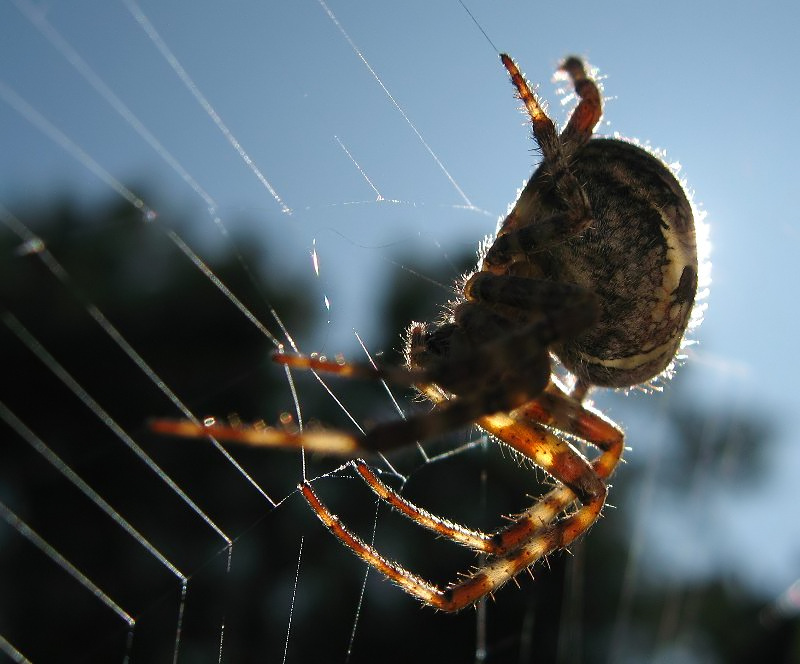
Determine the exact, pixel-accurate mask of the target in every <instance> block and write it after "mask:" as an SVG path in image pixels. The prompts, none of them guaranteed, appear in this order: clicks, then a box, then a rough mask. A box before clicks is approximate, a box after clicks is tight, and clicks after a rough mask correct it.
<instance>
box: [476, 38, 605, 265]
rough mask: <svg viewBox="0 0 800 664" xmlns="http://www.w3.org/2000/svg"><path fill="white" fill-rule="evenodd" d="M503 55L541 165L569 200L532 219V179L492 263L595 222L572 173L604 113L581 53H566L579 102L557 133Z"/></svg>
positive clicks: (509, 219)
mask: <svg viewBox="0 0 800 664" xmlns="http://www.w3.org/2000/svg"><path fill="white" fill-rule="evenodd" d="M500 58H501V60H502V61H503V65H504V66H505V68H506V69H507V70H508V73H509V75H510V76H511V81H512V83H513V84H514V87H515V88H516V89H517V94H518V96H519V98H520V99H521V100H522V101H523V103H524V104H525V108H526V109H527V111H528V115H529V116H530V118H531V127H532V129H533V136H534V138H535V139H536V142H537V143H538V144H539V147H540V148H541V149H542V156H543V157H544V160H543V162H542V167H543V168H544V169H545V173H546V175H547V176H548V177H549V178H550V180H551V181H552V183H553V186H554V187H555V191H556V193H557V195H558V198H559V199H560V200H562V201H563V202H564V203H565V205H566V210H565V211H563V212H559V213H556V214H554V215H552V216H550V217H547V218H543V219H538V220H537V221H536V223H535V224H531V223H530V211H529V209H528V206H529V205H530V200H529V196H530V193H529V188H530V187H532V186H534V187H536V186H540V183H538V182H537V181H535V180H531V181H530V182H529V183H528V186H527V187H526V188H525V190H523V192H522V194H521V195H520V197H519V199H517V202H516V203H515V205H514V208H513V209H512V210H511V212H510V213H509V214H508V216H507V217H506V218H505V220H504V221H503V223H502V224H501V227H500V231H499V234H498V237H497V239H496V240H495V242H494V244H493V246H492V247H491V248H490V250H489V251H488V253H487V255H486V259H485V262H486V264H487V265H488V266H489V267H490V268H491V267H492V266H500V265H504V264H506V263H509V262H510V260H511V259H512V258H514V257H517V256H518V257H522V258H524V257H526V256H528V255H529V254H531V253H532V252H534V251H538V250H539V249H541V248H543V247H547V246H550V245H552V244H554V243H556V242H558V241H559V240H563V239H566V238H568V237H572V236H574V235H577V234H579V233H581V232H582V231H583V230H584V229H586V228H587V227H588V226H589V225H591V224H592V222H593V219H592V211H591V206H590V205H589V199H588V197H587V195H586V192H585V191H584V190H583V187H581V185H580V183H579V182H578V180H577V179H576V178H575V176H574V175H573V173H572V171H571V169H570V163H571V158H572V155H573V153H574V152H575V150H576V149H577V148H579V147H580V146H581V145H583V144H584V143H585V142H586V141H588V140H589V138H591V135H592V130H593V129H594V126H595V125H596V124H597V121H598V120H599V119H600V114H601V105H600V93H599V91H598V89H597V86H596V85H595V83H594V81H592V79H591V78H589V77H588V76H587V75H586V71H585V69H584V68H583V64H582V63H581V61H580V60H579V59H578V58H568V59H567V60H565V61H564V63H563V64H562V66H561V68H562V69H563V70H564V71H566V72H567V73H568V74H569V76H570V77H571V78H572V81H573V84H574V85H575V91H576V93H577V95H578V96H579V97H580V98H581V101H580V103H579V104H578V106H577V108H576V109H575V111H574V112H573V113H572V116H571V117H570V121H569V123H568V124H567V127H566V128H565V130H564V132H563V133H562V134H561V137H559V136H558V135H557V134H556V130H555V125H554V124H553V122H552V120H550V118H548V117H547V114H546V113H545V112H544V110H543V109H542V107H541V105H540V104H539V102H538V101H537V99H536V96H535V95H534V94H533V92H532V91H531V89H530V86H529V85H528V83H527V81H526V80H525V78H524V77H523V76H522V74H521V73H520V71H519V68H518V67H517V65H516V64H515V63H514V61H513V60H512V59H511V58H510V57H509V56H507V55H505V54H502V55H501V56H500Z"/></svg>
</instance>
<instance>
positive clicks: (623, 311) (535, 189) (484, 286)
mask: <svg viewBox="0 0 800 664" xmlns="http://www.w3.org/2000/svg"><path fill="white" fill-rule="evenodd" d="M501 60H502V63H503V65H504V66H505V68H506V70H507V71H508V73H509V75H510V76H511V81H512V83H513V85H514V87H515V88H516V91H517V94H518V97H519V98H520V99H521V100H522V102H523V103H524V105H525V108H526V109H527V112H528V115H529V116H530V121H531V125H532V129H533V136H534V139H535V141H536V143H537V144H538V146H539V148H540V149H541V151H542V156H543V159H542V163H541V164H540V166H539V167H538V168H537V169H536V171H535V172H534V173H533V175H532V177H531V179H530V180H529V181H528V183H527V185H526V186H525V187H524V188H523V189H522V191H521V193H520V195H519V197H518V198H517V200H516V202H515V203H514V205H513V207H512V208H511V210H510V212H509V213H508V215H507V216H506V217H505V219H503V220H502V222H501V223H500V225H499V228H498V231H497V237H496V238H495V239H494V241H493V242H492V243H491V244H489V243H486V245H485V246H484V247H483V249H482V255H481V259H480V262H479V264H478V267H477V269H476V270H475V272H474V273H473V274H472V275H471V276H469V277H468V278H467V279H466V280H465V281H464V283H463V286H462V287H461V288H460V291H461V292H460V296H459V298H458V300H457V301H456V302H455V303H454V304H453V305H452V307H451V308H450V310H449V312H448V313H447V315H446V317H445V319H444V320H443V321H441V322H439V323H437V324H435V325H432V326H428V325H426V324H424V323H412V324H411V326H410V327H409V329H408V333H407V342H406V349H405V356H406V364H405V366H404V367H393V366H378V367H377V368H376V367H374V366H371V365H360V364H347V363H345V362H343V361H328V360H326V359H325V358H324V357H317V356H314V355H312V356H304V355H290V354H284V353H279V354H277V355H276V356H275V360H276V361H277V362H278V363H280V364H283V365H285V366H287V367H291V368H295V369H307V370H312V371H322V372H331V373H334V374H338V375H339V376H344V377H350V378H366V379H380V380H387V381H390V382H392V383H396V384H401V385H409V386H414V387H416V388H417V389H418V390H419V391H420V392H421V393H422V394H423V395H425V396H426V397H427V398H428V399H430V400H431V401H432V402H433V403H434V404H435V407H434V409H433V410H432V411H431V412H429V413H425V414H420V415H415V416H412V417H409V418H408V419H405V420H400V421H396V422H390V423H386V424H380V425H378V426H376V427H374V428H373V429H371V430H368V431H367V432H366V433H365V434H363V435H355V434H348V433H344V432H340V431H334V430H321V431H308V432H300V433H298V432H291V431H288V430H283V429H273V428H268V427H264V426H255V425H250V426H240V425H236V426H226V425H221V424H216V423H213V422H212V421H210V422H209V423H207V425H199V424H195V423H192V422H188V421H172V420H157V421H156V422H154V423H153V428H154V429H155V430H157V431H159V432H162V433H167V434H171V435H183V436H192V437H196V436H201V435H210V436H214V437H217V438H221V439H227V440H232V441H239V442H245V443H251V444H257V445H276V446H302V447H305V448H306V449H312V450H321V451H325V452H332V453H340V454H351V455H354V454H356V453H358V452H359V451H361V450H366V451H372V452H378V451H385V450H389V449H393V448H396V447H399V446H403V445H407V444H409V443H413V442H414V441H418V440H422V439H426V438H430V437H434V436H437V435H440V434H443V433H446V432H448V431H450V430H452V429H455V428H458V427H463V426H466V425H469V424H475V425H477V426H478V427H480V428H481V429H483V430H484V431H485V432H487V433H488V434H490V435H491V436H493V437H494V438H495V439H497V440H498V441H500V442H502V443H505V444H506V445H507V446H509V447H511V448H513V449H514V450H516V451H517V452H519V453H520V454H522V455H524V456H525V457H527V458H529V459H530V460H532V461H533V462H534V463H535V464H536V465H537V466H539V467H540V468H542V469H543V470H545V471H546V472H547V473H548V474H549V475H550V476H551V477H552V478H553V479H554V480H556V486H555V487H554V488H553V489H552V490H550V492H549V493H547V494H546V495H545V496H543V497H542V498H540V499H538V500H537V501H536V502H535V503H534V504H533V505H532V506H531V507H529V508H528V509H527V510H525V511H523V512H522V513H520V514H518V515H516V516H515V517H514V518H513V521H512V522H511V524H509V525H507V526H505V527H503V528H500V529H499V530H496V531H494V532H491V533H485V532H481V531H477V530H472V529H470V528H467V527H465V526H462V525H458V524H455V523H452V522H450V521H447V520H445V519H443V518H440V517H438V516H436V515H434V514H431V513H429V512H427V511H426V510H424V509H422V508H420V507H417V506H416V505H414V504H412V503H411V502H409V501H408V500H406V499H405V498H404V497H403V496H401V495H400V494H399V493H397V492H396V491H394V490H393V489H391V488H390V487H388V486H386V485H385V484H384V483H383V482H382V481H381V480H380V479H379V478H378V476H377V475H376V473H375V472H373V471H372V470H371V469H370V467H369V466H368V465H367V464H366V463H365V462H364V461H363V460H361V459H358V460H355V461H351V462H350V463H351V464H352V466H353V468H354V469H355V471H356V472H357V474H358V475H359V476H360V477H361V478H363V480H364V481H365V482H366V483H367V485H368V486H369V488H370V489H371V490H372V491H373V492H374V493H375V494H376V495H377V496H378V497H379V498H380V499H381V500H383V501H385V502H386V503H388V504H389V505H391V506H392V507H393V508H394V509H396V510H397V511H399V512H400V513H402V514H404V515H405V516H407V517H408V518H409V519H411V520H412V521H413V522H415V523H417V524H418V525H420V526H422V527H424V528H427V529H429V530H431V531H433V532H434V533H436V534H438V535H440V536H442V537H445V538H447V539H450V540H452V541H454V542H457V543H459V544H462V545H465V546H467V547H470V548H471V549H473V550H474V551H476V552H478V553H481V554H484V555H485V559H484V562H483V564H481V566H480V567H478V568H477V569H475V570H474V571H472V572H470V573H468V574H467V575H465V576H462V577H460V579H459V580H458V581H456V582H454V583H452V584H450V585H449V586H447V587H445V588H440V587H438V586H436V585H434V584H432V583H430V582H428V581H426V580H424V579H422V578H420V577H419V576H417V575H415V574H413V573H412V572H410V571H409V570H407V569H405V568H404V567H402V566H401V565H399V564H398V563H396V562H393V561H390V560H388V559H386V558H384V557H383V556H382V555H381V554H380V553H378V551H377V550H376V549H375V548H373V547H372V546H370V545H369V544H367V543H365V542H364V541H363V540H361V539H360V538H359V537H357V536H356V535H354V534H353V533H351V532H350V530H348V529H347V527H346V526H345V525H343V524H342V523H341V522H340V520H339V518H338V517H336V516H335V515H334V514H332V513H331V512H330V510H329V509H328V508H327V507H326V506H325V504H324V503H323V502H322V501H321V500H320V499H319V498H318V497H317V495H316V494H315V493H314V491H313V489H312V487H311V484H310V482H308V481H304V482H303V483H302V484H301V485H300V487H299V489H300V491H301V493H302V495H303V497H304V498H305V499H306V501H307V502H308V504H309V505H310V506H311V509H313V511H314V512H315V514H316V515H317V516H318V517H319V519H320V520H321V521H322V522H323V523H324V524H325V526H326V527H327V528H328V530H330V531H331V533H333V534H334V535H335V536H336V537H337V538H338V539H339V540H340V541H341V542H342V543H343V544H344V545H345V546H346V547H348V548H349V549H350V550H351V551H352V552H353V553H355V554H356V555H357V556H359V557H360V558H362V559H363V560H364V561H366V562H367V563H368V564H370V565H371V566H372V567H374V568H375V569H377V570H378V571H379V572H381V573H382V574H383V575H384V576H385V577H387V578H389V579H391V580H392V581H393V582H395V583H396V584H397V585H399V586H400V587H401V588H403V589H404V590H405V591H406V592H408V593H409V594H411V595H413V596H414V597H416V598H418V599H419V600H421V601H422V602H423V603H424V604H426V605H429V606H432V607H435V608H437V609H441V610H444V611H458V610H459V609H462V608H464V607H467V606H469V605H471V604H474V603H475V602H476V601H477V600H478V599H480V598H482V597H484V596H486V595H490V594H492V593H493V592H494V591H495V590H496V589H498V588H499V587H500V586H502V585H503V584H505V583H506V582H507V581H509V580H511V579H513V578H514V577H515V576H516V575H517V574H519V573H520V572H521V571H523V570H525V569H528V568H529V567H530V566H531V565H532V564H533V563H535V562H536V561H537V560H539V559H541V558H542V557H544V556H546V555H548V554H549V553H551V552H553V551H555V550H557V549H562V548H564V547H567V546H568V545H569V544H570V543H572V542H574V541H575V539H576V538H577V537H579V536H580V535H581V534H583V533H584V532H586V531H587V530H588V529H589V528H590V527H591V526H592V524H594V523H595V521H596V520H597V519H598V517H599V516H600V513H601V511H602V509H603V506H604V505H605V502H606V496H607V493H608V487H607V480H608V478H609V477H610V476H611V474H612V473H613V472H614V469H615V468H616V466H617V464H618V463H619V461H620V458H621V456H622V450H623V439H624V436H623V432H622V430H621V429H620V428H618V427H617V426H616V425H615V424H614V423H613V422H611V421H610V420H608V419H607V418H606V417H604V416H603V415H602V414H601V413H599V412H598V411H596V410H594V409H593V408H592V407H590V406H589V405H588V404H586V403H584V401H585V399H586V397H587V394H588V393H589V391H590V390H591V389H592V388H593V387H596V386H597V387H612V388H620V387H630V386H633V385H637V384H640V383H645V382H647V381H650V380H651V379H653V378H654V377H656V376H658V375H659V374H663V373H668V372H669V371H670V370H671V368H672V366H673V363H674V358H675V355H676V353H677V351H678V349H679V348H680V346H681V343H682V340H683V337H684V333H685V331H686V329H687V326H688V325H689V322H690V319H691V314H692V309H693V305H694V301H695V295H696V290H697V275H698V262H697V248H696V238H695V227H694V218H693V212H692V206H691V204H690V202H689V200H688V198H687V195H686V193H685V192H684V190H683V188H682V186H681V184H680V183H679V182H678V180H677V179H676V178H675V177H674V175H673V174H672V172H671V171H670V170H669V168H668V167H667V166H666V165H665V164H664V163H663V162H662V161H661V160H659V159H658V158H657V157H655V156H653V155H652V154H650V153H649V152H647V151H646V150H644V149H643V148H641V147H639V146H637V145H635V144H633V143H630V142H626V141H622V140H617V139H601V138H592V133H593V131H594V128H595V126H596V125H597V123H598V122H599V120H600V116H601V97H600V92H599V90H598V87H597V85H596V84H595V82H594V81H593V80H592V78H591V77H590V76H589V75H588V74H587V72H586V68H585V66H584V64H583V62H582V61H581V60H580V59H579V58H576V57H569V58H567V59H566V60H564V62H563V63H562V64H561V67H560V69H561V70H562V71H563V72H565V73H566V75H567V76H568V77H569V78H570V79H571V81H572V84H573V86H574V88H575V93H576V95H577V97H578V98H579V100H580V101H579V103H578V105H577V107H576V108H575V110H574V111H573V113H572V115H571V117H570V119H569V121H568V122H567V125H566V127H565V128H564V129H563V131H562V132H561V133H560V134H559V133H557V132H556V129H555V126H554V124H553V122H552V120H551V119H550V118H549V117H548V116H547V114H546V113H545V112H544V110H542V107H541V106H540V104H539V102H538V101H537V98H536V96H535V95H534V94H533V92H532V91H531V89H530V87H529V86H528V84H527V82H526V81H525V79H524V78H523V76H522V74H520V71H519V69H518V68H517V65H516V64H515V63H514V62H513V61H512V60H511V58H510V57H509V56H507V55H505V54H503V55H501ZM551 355H553V356H555V357H556V358H557V359H558V360H559V361H560V363H561V364H562V365H563V367H564V368H565V369H566V370H567V371H568V372H569V373H570V374H571V375H572V379H573V380H572V382H573V384H572V386H571V388H570V389H567V388H565V387H564V386H563V385H562V384H561V383H560V382H559V380H558V379H557V378H556V377H555V376H554V374H553V371H552V366H551ZM557 432H562V433H563V434H567V435H568V436H572V437H575V438H578V439H580V440H583V441H586V442H587V443H590V444H591V445H593V446H595V447H597V448H598V449H599V450H600V454H598V455H597V457H596V458H595V459H593V460H591V461H590V460H588V459H587V458H586V457H585V456H584V455H583V454H582V453H581V452H580V451H578V449H576V448H575V447H574V446H573V445H572V444H571V443H569V442H568V441H567V440H566V439H565V438H563V437H561V436H559V435H558V433H557ZM575 504H577V507H576V508H574V509H572V506H573V505H575Z"/></svg>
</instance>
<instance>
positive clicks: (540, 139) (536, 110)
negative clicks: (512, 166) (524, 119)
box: [500, 53, 560, 161]
mask: <svg viewBox="0 0 800 664" xmlns="http://www.w3.org/2000/svg"><path fill="white" fill-rule="evenodd" d="M500 60H501V61H502V63H503V66H504V67H505V68H506V70H507V71H508V74H509V76H511V82H512V83H513V84H514V87H515V88H516V89H517V94H518V95H519V98H520V99H521V100H522V103H523V104H525V108H526V110H527V111H528V115H529V116H530V118H531V125H532V127H533V135H534V137H535V138H536V142H537V143H538V144H539V146H540V147H541V148H542V152H543V153H544V157H545V160H547V161H553V158H552V157H553V155H555V154H557V153H558V152H559V150H560V147H559V141H558V134H557V133H556V128H555V125H554V124H553V121H552V120H551V119H550V118H549V117H547V113H545V112H544V110H543V109H542V107H541V105H540V104H539V101H538V100H537V99H536V95H535V94H533V91H532V90H531V88H530V86H529V85H528V82H527V81H526V80H525V77H524V76H523V75H522V74H521V73H520V71H519V67H517V64H516V63H515V62H514V61H513V60H512V59H511V57H509V56H508V55H507V54H506V53H501V54H500Z"/></svg>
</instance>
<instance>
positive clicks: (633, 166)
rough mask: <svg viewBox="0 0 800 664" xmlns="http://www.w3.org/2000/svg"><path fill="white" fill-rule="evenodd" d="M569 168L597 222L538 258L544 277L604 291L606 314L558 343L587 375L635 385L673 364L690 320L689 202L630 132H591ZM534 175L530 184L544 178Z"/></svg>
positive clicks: (693, 254)
mask: <svg viewBox="0 0 800 664" xmlns="http://www.w3.org/2000/svg"><path fill="white" fill-rule="evenodd" d="M572 170H573V172H574V173H575V176H576V178H577V180H578V181H579V182H580V183H581V185H582V186H583V189H584V191H585V192H586V194H587V196H588V199H589V203H590V206H591V215H592V220H593V221H592V223H591V224H590V225H589V226H588V228H586V229H585V230H584V231H583V232H582V233H580V234H579V235H578V236H576V237H574V238H570V239H567V240H565V241H564V242H561V243H559V244H557V245H555V246H552V247H550V248H549V249H547V250H545V251H543V252H540V253H537V254H535V255H534V256H535V258H534V259H532V262H533V263H534V264H535V266H536V268H537V271H538V270H541V273H542V274H543V276H545V278H548V279H552V280H554V281H560V282H568V283H574V284H578V285H580V286H583V287H584V288H586V289H587V290H589V291H591V292H594V293H595V294H596V295H598V296H599V298H600V318H599V320H598V322H597V323H596V324H595V325H593V326H592V327H590V328H589V329H587V330H586V331H585V332H582V333H581V334H579V335H578V336H576V337H573V338H570V339H567V340H565V341H563V342H562V343H560V344H559V345H557V346H556V347H555V348H554V350H555V352H556V354H557V355H558V357H559V359H560V360H561V361H562V362H563V363H564V365H565V366H566V367H567V369H569V370H570V371H571V372H572V373H574V374H575V375H576V376H577V377H578V378H580V379H582V380H584V381H585V382H588V383H591V384H593V385H601V386H607V387H627V386H631V385H636V384H639V383H642V382H645V381H648V380H650V379H651V378H653V377H654V376H657V375H658V374H660V373H661V372H663V371H664V370H665V369H666V368H667V367H668V366H669V365H670V363H671V362H672V360H673V358H674V356H675V353H676V352H677V350H678V348H679V347H680V344H681V340H682V339H683V335H684V332H685V330H686V327H687V325H688V322H689V317H690V314H691V311H692V307H693V304H694V298H695V292H696V289H697V248H696V238H695V228H694V220H693V215H692V207H691V204H690V203H689V200H688V198H687V196H686V193H685V192H684V190H683V187H682V186H681V184H680V183H679V182H678V180H677V179H676V178H675V176H674V175H673V174H672V172H671V171H670V170H669V168H668V167H667V166H666V165H665V164H664V163H663V162H662V161H661V160H659V159H658V158H656V157H655V156H653V155H652V154H650V153H649V152H647V151H646V150H643V149H642V148H640V147H638V146H636V145H633V144H631V143H627V142H625V141H620V140H614V139H593V140H591V141H589V142H588V143H587V144H586V145H585V146H584V147H583V148H581V149H580V150H579V151H578V152H577V153H576V154H575V155H574V161H573V163H572ZM538 175H539V173H538V172H537V173H536V174H534V177H533V178H532V182H531V184H533V186H534V187H536V186H537V184H539V185H541V183H542V180H541V179H539V178H538V177H537V176H538ZM537 180H538V183H537ZM531 193H533V192H531ZM537 193H538V192H537ZM523 196H525V193H523ZM551 200H552V199H551V197H550V196H549V195H548V194H547V193H545V194H544V195H543V196H541V198H540V202H541V206H542V207H541V209H540V210H539V211H538V213H537V214H536V215H535V217H534V218H542V216H546V215H547V214H548V212H550V211H549V210H547V208H548V207H549V206H548V203H549V202H550V201H551ZM556 209H557V206H556ZM532 223H534V224H535V223H536V222H535V221H533V222H532Z"/></svg>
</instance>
